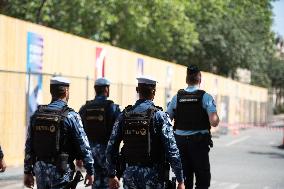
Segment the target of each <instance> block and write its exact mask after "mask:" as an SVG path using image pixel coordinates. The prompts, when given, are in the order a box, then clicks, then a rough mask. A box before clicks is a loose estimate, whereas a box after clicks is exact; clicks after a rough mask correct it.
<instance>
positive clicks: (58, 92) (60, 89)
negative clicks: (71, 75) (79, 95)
mask: <svg viewBox="0 0 284 189" xmlns="http://www.w3.org/2000/svg"><path fill="white" fill-rule="evenodd" d="M66 88H67V89H68V88H69V86H68V85H50V94H51V96H52V98H61V97H62V96H64V95H65V91H66Z"/></svg>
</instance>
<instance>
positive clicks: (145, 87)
mask: <svg viewBox="0 0 284 189" xmlns="http://www.w3.org/2000/svg"><path fill="white" fill-rule="evenodd" d="M138 90H139V93H140V94H141V95H142V96H143V97H145V98H149V97H151V96H152V95H153V94H155V91H156V85H154V84H145V83H138Z"/></svg>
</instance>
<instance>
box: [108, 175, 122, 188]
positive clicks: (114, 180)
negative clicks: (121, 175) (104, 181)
mask: <svg viewBox="0 0 284 189" xmlns="http://www.w3.org/2000/svg"><path fill="white" fill-rule="evenodd" d="M108 184H109V188H110V189H118V188H119V187H120V185H119V180H118V178H117V177H116V176H115V177H114V178H109V181H108Z"/></svg>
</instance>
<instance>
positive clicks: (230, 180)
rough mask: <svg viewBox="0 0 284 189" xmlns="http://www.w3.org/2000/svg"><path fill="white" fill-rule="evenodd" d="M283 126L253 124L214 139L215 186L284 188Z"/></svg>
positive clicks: (218, 188) (223, 188) (214, 188)
mask: <svg viewBox="0 0 284 189" xmlns="http://www.w3.org/2000/svg"><path fill="white" fill-rule="evenodd" d="M282 139H283V129H282V130H280V129H279V130H278V129H276V130H270V129H265V128H253V129H247V130H243V131H240V132H239V134H237V135H233V134H230V133H229V134H228V135H226V136H221V137H219V138H217V139H214V142H215V145H214V148H213V149H212V150H211V153H210V155H211V156H210V157H211V169H212V182H211V185H212V187H211V188H212V189H284V150H283V149H279V148H278V146H279V145H280V144H282Z"/></svg>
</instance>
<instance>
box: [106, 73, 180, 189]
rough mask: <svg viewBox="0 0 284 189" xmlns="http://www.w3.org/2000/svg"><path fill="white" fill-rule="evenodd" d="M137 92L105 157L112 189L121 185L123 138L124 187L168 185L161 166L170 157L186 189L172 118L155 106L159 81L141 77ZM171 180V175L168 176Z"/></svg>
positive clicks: (128, 188)
mask: <svg viewBox="0 0 284 189" xmlns="http://www.w3.org/2000/svg"><path fill="white" fill-rule="evenodd" d="M137 80H138V87H136V91H137V92H138V93H139V100H137V101H136V103H135V105H133V106H132V105H130V106H127V107H126V108H125V110H124V111H123V113H122V114H121V115H120V116H119V117H118V119H117V120H116V122H115V124H114V127H113V131H112V135H111V137H110V140H109V142H108V146H107V150H106V157H107V168H108V174H109V178H110V188H112V189H114V188H119V180H118V175H117V169H116V168H117V157H118V154H119V146H120V143H121V141H123V144H124V145H123V147H122V150H121V153H122V154H123V158H122V159H124V162H125V163H126V169H125V170H124V172H123V176H122V177H123V188H124V189H130V188H131V189H138V188H153V189H154V188H155V189H164V188H165V182H164V181H165V180H164V179H165V178H164V175H163V174H164V172H165V171H167V170H169V169H167V170H164V169H161V168H162V167H163V166H164V165H165V164H164V163H165V159H166V158H167V159H168V161H169V163H170V164H171V166H172V169H173V171H174V173H175V175H176V177H177V181H178V183H179V184H178V189H183V188H184V184H183V172H182V165H181V161H180V156H179V151H178V148H177V146H176V142H175V138H174V135H173V129H172V125H171V123H170V120H169V117H168V116H167V114H166V113H164V112H162V111H161V109H160V108H159V107H157V106H155V105H154V103H153V99H154V96H155V92H156V81H155V80H154V79H153V78H151V77H145V76H142V77H139V78H137ZM167 179H168V178H167Z"/></svg>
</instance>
